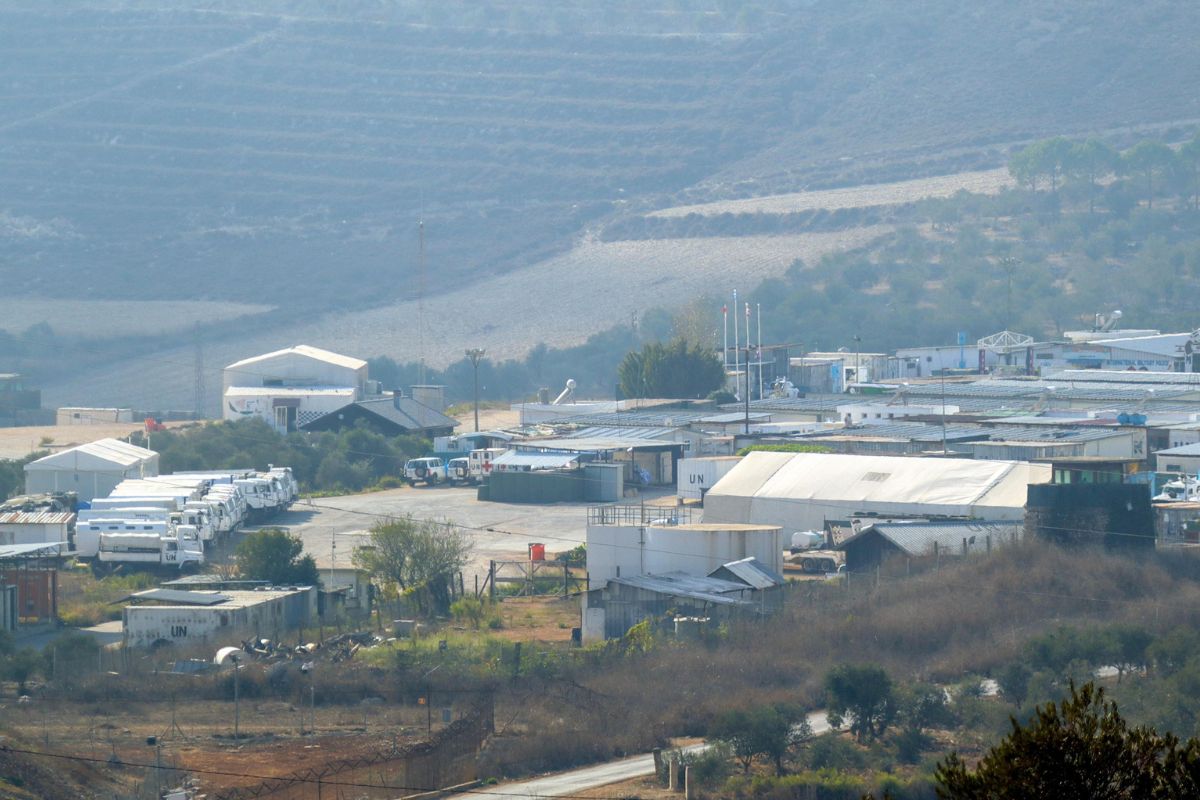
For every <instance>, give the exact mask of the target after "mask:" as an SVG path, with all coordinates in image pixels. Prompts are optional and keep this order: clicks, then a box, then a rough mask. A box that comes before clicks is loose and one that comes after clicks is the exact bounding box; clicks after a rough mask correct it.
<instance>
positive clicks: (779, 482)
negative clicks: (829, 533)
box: [704, 452, 1051, 531]
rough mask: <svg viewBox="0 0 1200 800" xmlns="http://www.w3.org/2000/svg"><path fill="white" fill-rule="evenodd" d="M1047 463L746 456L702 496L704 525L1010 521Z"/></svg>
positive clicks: (1046, 476) (1043, 476)
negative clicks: (883, 519)
mask: <svg viewBox="0 0 1200 800" xmlns="http://www.w3.org/2000/svg"><path fill="white" fill-rule="evenodd" d="M1050 479H1051V468H1050V465H1049V464H1030V463H1027V462H1023V461H975V460H973V459H966V458H904V457H898V456H856V455H841V454H831V453H770V452H756V453H750V454H749V455H747V456H746V457H745V458H744V459H742V462H741V463H740V464H738V465H737V466H736V467H734V468H733V469H732V470H730V471H729V472H728V473H726V474H725V476H724V477H722V478H721V480H719V481H718V482H717V483H716V484H715V485H714V486H713V487H712V489H710V490H709V491H708V493H707V494H706V495H705V497H704V521H705V522H706V523H710V522H738V523H748V524H753V525H778V526H780V527H781V528H783V529H784V531H803V530H820V529H821V528H823V527H824V525H825V521H826V520H846V519H849V518H851V517H854V516H860V515H877V516H897V517H971V518H977V519H990V520H1016V519H1022V518H1023V517H1024V515H1025V499H1026V495H1027V487H1028V486H1029V484H1031V483H1049V482H1050Z"/></svg>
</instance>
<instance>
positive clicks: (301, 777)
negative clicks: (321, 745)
mask: <svg viewBox="0 0 1200 800" xmlns="http://www.w3.org/2000/svg"><path fill="white" fill-rule="evenodd" d="M494 730H495V701H494V696H493V695H492V694H491V693H490V692H488V693H483V694H480V695H478V696H476V697H475V698H474V699H473V700H472V702H471V704H470V706H469V707H468V710H467V711H466V713H464V714H463V715H462V716H461V717H459V718H458V719H456V720H454V721H453V722H451V723H450V724H449V725H448V726H446V727H445V728H443V729H441V730H439V731H437V732H436V733H434V734H433V735H432V736H430V737H429V739H428V740H426V741H421V742H413V743H410V744H404V745H397V746H392V747H390V748H387V749H381V750H379V751H378V752H375V753H372V754H369V755H364V756H359V757H356V758H346V759H337V760H333V761H327V762H325V763H323V764H321V765H319V766H313V767H310V768H308V769H304V770H300V771H298V772H292V773H289V774H287V775H281V776H279V777H273V778H267V779H265V780H262V781H260V782H258V783H256V784H253V785H250V786H238V787H235V788H230V789H224V790H216V791H208V792H206V794H207V796H208V797H209V798H210V800H255V798H263V797H266V798H271V800H301V799H302V798H303V799H304V800H308V798H312V797H317V796H318V794H319V793H320V788H321V786H322V785H323V784H326V783H327V784H329V786H328V789H327V790H326V792H325V794H324V795H323V796H325V797H339V796H341V795H339V794H338V793H337V792H338V790H339V788H340V789H342V790H344V789H345V787H346V786H347V785H350V784H352V785H353V795H352V796H353V797H355V798H364V799H365V800H366V799H369V800H376V798H378V799H379V800H383V799H384V798H388V800H392V798H395V797H397V796H399V795H412V794H419V793H421V792H425V791H433V790H435V789H438V788H440V787H443V786H455V785H459V784H464V783H468V782H470V781H473V780H475V779H476V778H477V775H476V774H475V773H476V757H477V755H478V753H479V750H480V748H481V747H482V746H483V743H484V741H485V740H486V739H487V737H488V736H489V735H491V734H492V732H493V731H494ZM202 777H203V776H202ZM398 787H403V789H402V790H401V789H400V788H398Z"/></svg>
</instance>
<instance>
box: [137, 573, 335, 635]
mask: <svg viewBox="0 0 1200 800" xmlns="http://www.w3.org/2000/svg"><path fill="white" fill-rule="evenodd" d="M128 599H129V600H131V601H132V604H131V605H128V606H126V607H125V608H124V610H123V611H122V613H121V619H122V630H123V632H124V637H123V638H124V644H125V646H126V647H151V646H157V645H161V644H163V643H166V644H192V643H197V642H211V643H220V644H237V643H238V641H240V640H241V639H244V638H247V637H250V636H254V637H266V638H269V639H274V640H278V639H279V638H280V637H281V636H282V635H284V634H286V633H289V632H290V631H293V630H295V629H297V628H300V627H303V626H306V625H312V624H315V620H316V614H317V589H316V587H314V586H300V587H296V586H289V587H258V588H256V589H253V590H249V591H247V590H238V589H229V590H222V591H188V590H181V589H147V590H146V591H144V592H137V593H135V594H133V595H130V597H129V598H128Z"/></svg>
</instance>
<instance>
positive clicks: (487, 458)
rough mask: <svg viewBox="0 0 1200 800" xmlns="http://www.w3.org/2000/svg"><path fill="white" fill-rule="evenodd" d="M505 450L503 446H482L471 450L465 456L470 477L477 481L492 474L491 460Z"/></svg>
mask: <svg viewBox="0 0 1200 800" xmlns="http://www.w3.org/2000/svg"><path fill="white" fill-rule="evenodd" d="M505 452H507V449H506V448H504V447H484V448H480V449H479V450H472V451H471V454H470V455H469V456H467V458H468V459H469V461H470V464H469V466H470V471H471V478H472V480H473V481H474V482H475V483H479V482H480V481H483V480H484V479H486V478H487V476H489V475H491V474H492V462H493V461H495V460H496V457H497V456H499V455H500V454H501V453H505Z"/></svg>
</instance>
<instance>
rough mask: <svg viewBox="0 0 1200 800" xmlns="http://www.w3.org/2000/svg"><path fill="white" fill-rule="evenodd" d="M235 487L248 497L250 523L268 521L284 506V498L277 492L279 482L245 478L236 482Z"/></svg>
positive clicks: (247, 515) (247, 514) (247, 505)
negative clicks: (267, 519) (268, 518)
mask: <svg viewBox="0 0 1200 800" xmlns="http://www.w3.org/2000/svg"><path fill="white" fill-rule="evenodd" d="M233 485H234V486H236V487H238V488H239V489H241V490H242V493H243V494H245V496H246V507H247V513H246V518H247V519H248V520H249V521H252V522H254V521H259V520H263V519H266V518H267V517H270V516H272V515H274V514H275V513H276V512H277V511H279V508H280V506H281V505H282V502H283V501H282V498H281V497H280V496H279V493H278V492H277V487H278V485H279V481H278V480H276V481H275V482H274V484H272V482H271V481H269V480H267V479H266V478H244V479H239V480H235V481H234V482H233Z"/></svg>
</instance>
